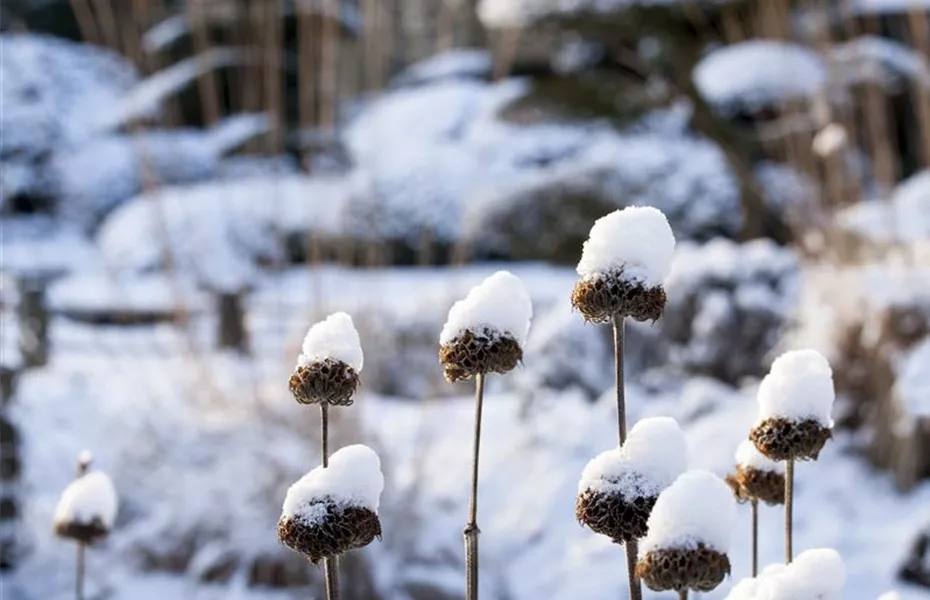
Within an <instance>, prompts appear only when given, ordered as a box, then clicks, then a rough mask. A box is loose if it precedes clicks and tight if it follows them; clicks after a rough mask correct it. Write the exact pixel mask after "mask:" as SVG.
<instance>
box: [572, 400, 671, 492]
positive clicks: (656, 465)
mask: <svg viewBox="0 0 930 600" xmlns="http://www.w3.org/2000/svg"><path fill="white" fill-rule="evenodd" d="M687 462H688V443H687V441H686V440H685V434H684V432H682V430H681V428H680V427H679V426H678V422H677V421H675V419H673V418H671V417H651V418H648V419H643V420H641V421H639V422H637V423H636V424H635V425H634V426H633V428H632V429H630V434H629V436H628V437H627V440H626V443H624V444H623V446H622V447H620V448H613V449H611V450H607V451H605V452H601V453H600V454H598V455H597V456H596V457H594V458H593V459H592V460H591V461H590V462H589V463H588V464H587V466H585V468H584V471H582V473H581V479H580V480H579V481H578V492H579V493H582V492H584V491H585V490H589V489H590V490H594V491H596V492H602V493H609V494H617V493H619V494H620V495H621V496H622V497H623V498H624V499H625V500H627V501H632V500H634V499H636V498H643V497H655V496H658V495H659V493H660V492H661V491H662V490H664V489H665V488H667V487H668V486H669V485H671V484H672V482H673V481H675V478H676V477H678V476H679V475H681V474H682V473H683V472H684V470H685V468H687Z"/></svg>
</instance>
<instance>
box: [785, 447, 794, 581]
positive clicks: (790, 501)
mask: <svg viewBox="0 0 930 600" xmlns="http://www.w3.org/2000/svg"><path fill="white" fill-rule="evenodd" d="M793 509H794V459H793V458H789V459H788V465H787V467H786V468H785V562H786V563H790V562H791V561H792V560H793V559H794V553H793V551H792V547H791V543H792V529H793V527H794V523H793V515H792V511H793Z"/></svg>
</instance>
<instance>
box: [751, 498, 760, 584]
mask: <svg viewBox="0 0 930 600" xmlns="http://www.w3.org/2000/svg"><path fill="white" fill-rule="evenodd" d="M758 574H759V501H758V500H753V501H752V576H753V577H755V576H756V575H758Z"/></svg>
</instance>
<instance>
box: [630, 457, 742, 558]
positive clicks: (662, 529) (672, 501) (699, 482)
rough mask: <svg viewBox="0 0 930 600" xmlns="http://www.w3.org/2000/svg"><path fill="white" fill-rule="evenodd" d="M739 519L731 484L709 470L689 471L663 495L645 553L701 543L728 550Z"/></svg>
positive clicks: (645, 541)
mask: <svg viewBox="0 0 930 600" xmlns="http://www.w3.org/2000/svg"><path fill="white" fill-rule="evenodd" d="M736 519H737V511H736V500H734V499H733V491H732V490H731V489H730V487H729V486H728V485H727V484H726V483H724V481H723V480H722V479H720V478H719V477H717V476H716V475H714V474H713V473H710V472H709V471H688V472H687V473H685V474H683V475H681V476H680V477H679V478H678V479H676V480H675V482H674V483H672V485H671V486H669V487H668V489H666V490H665V491H664V492H662V493H661V494H659V499H658V500H657V501H656V504H655V507H654V508H653V509H652V514H651V515H650V516H649V522H648V526H649V533H647V534H646V537H645V538H643V541H642V544H641V545H640V548H641V552H642V553H643V554H645V553H647V552H650V551H652V550H658V549H668V548H681V549H694V548H697V545H698V544H699V543H700V544H704V545H705V546H707V547H708V548H711V549H713V550H716V551H718V552H723V553H726V552H727V550H728V549H729V547H730V537H731V533H732V532H733V528H734V526H735V525H736Z"/></svg>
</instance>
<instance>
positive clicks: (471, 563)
mask: <svg viewBox="0 0 930 600" xmlns="http://www.w3.org/2000/svg"><path fill="white" fill-rule="evenodd" d="M483 403H484V373H478V375H477V376H476V377H475V441H474V448H473V450H472V457H471V497H470V498H469V501H468V523H467V524H466V525H465V531H464V532H463V534H464V536H465V577H466V579H465V581H466V586H465V598H466V600H478V534H480V533H481V530H480V529H478V455H479V450H480V448H481V407H482V404H483Z"/></svg>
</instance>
